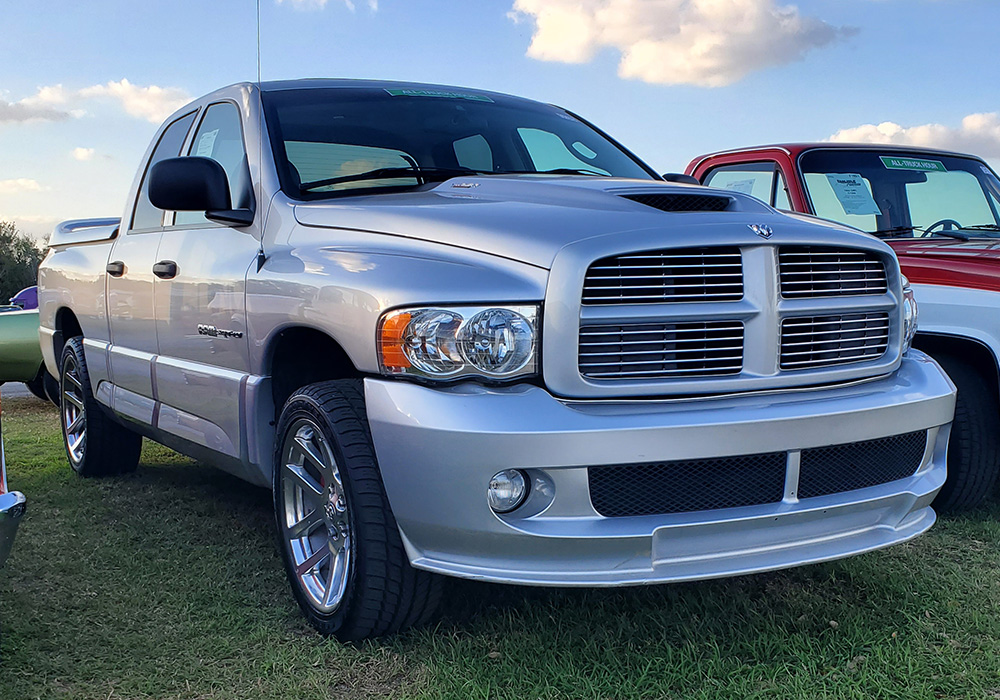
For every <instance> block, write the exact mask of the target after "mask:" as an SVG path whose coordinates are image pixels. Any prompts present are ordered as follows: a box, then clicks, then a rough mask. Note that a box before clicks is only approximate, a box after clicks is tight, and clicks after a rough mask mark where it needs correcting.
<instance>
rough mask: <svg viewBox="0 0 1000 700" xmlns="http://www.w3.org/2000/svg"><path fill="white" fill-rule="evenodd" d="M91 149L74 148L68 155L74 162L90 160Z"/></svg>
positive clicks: (92, 150) (92, 152) (91, 157)
mask: <svg viewBox="0 0 1000 700" xmlns="http://www.w3.org/2000/svg"><path fill="white" fill-rule="evenodd" d="M94 153H95V151H94V149H93V148H74V149H73V150H72V151H70V155H71V156H73V158H74V159H75V160H91V159H93V157H94Z"/></svg>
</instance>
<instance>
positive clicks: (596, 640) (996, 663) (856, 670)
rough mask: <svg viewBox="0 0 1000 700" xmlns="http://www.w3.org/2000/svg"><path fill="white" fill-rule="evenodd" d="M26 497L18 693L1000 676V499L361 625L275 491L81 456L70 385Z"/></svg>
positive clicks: (914, 691) (905, 688)
mask: <svg viewBox="0 0 1000 700" xmlns="http://www.w3.org/2000/svg"><path fill="white" fill-rule="evenodd" d="M4 408H5V409H6V410H5V412H4V416H5V417H4V429H5V432H6V440H7V454H8V464H9V468H10V478H11V482H12V486H14V487H16V488H18V489H19V490H21V491H23V492H24V493H25V494H26V495H27V496H28V498H29V510H28V515H27V516H26V517H25V519H24V521H23V522H22V525H21V530H20V532H19V534H18V540H17V542H16V544H15V548H14V553H13V555H12V557H11V559H10V560H9V561H8V562H7V566H6V568H5V569H4V570H2V571H0V623H2V627H3V637H2V639H0V698H3V699H5V700H6V698H18V699H20V698H50V697H52V698H74V699H75V698H100V699H101V700H105V699H108V698H354V697H430V698H437V697H451V698H536V697H537V698H765V697H766V698H782V697H788V698H906V699H907V700H909V699H913V698H918V699H919V698H928V699H932V698H987V699H996V698H1000V508H996V507H994V508H992V509H989V510H985V511H980V512H977V513H975V514H972V515H969V516H967V517H964V518H954V519H945V520H942V521H941V522H940V523H939V524H938V525H937V526H936V527H935V528H934V529H933V530H932V531H931V532H930V533H929V534H927V535H925V536H923V537H920V538H918V539H917V540H915V541H914V542H913V543H910V544H907V545H902V546H898V547H894V548H891V549H888V550H886V551H883V552H876V553H872V554H868V555H865V556H861V557H856V558H854V559H851V560H847V561H843V562H836V563H831V564H825V565H819V566H810V567H805V568H801V569H796V570H792V571H788V572H783V573H775V574H765V575H758V576H748V577H743V578H739V579H732V580H725V581H713V582H706V583H693V584H685V585H671V586H659V587H652V588H629V589H621V590H610V591H576V590H571V591H567V590H548V589H529V588H513V587H503V586H492V585H486V584H475V583H469V582H460V581H456V582H454V583H452V584H451V585H450V587H449V589H448V593H447V595H446V603H445V606H444V610H443V616H442V619H441V621H440V622H439V623H438V624H437V625H436V626H435V627H434V628H431V629H425V630H420V631H416V632H413V633H410V634H407V635H404V636H401V637H397V638H395V639H392V640H388V641H384V642H376V643H368V644H363V645H360V646H356V647H355V646H343V645H340V644H338V643H336V642H333V641H329V640H324V639H322V638H320V637H318V636H316V635H315V634H314V633H313V632H312V631H311V630H310V628H309V627H308V626H306V625H305V624H304V623H303V621H302V620H301V618H300V617H299V614H298V610H297V608H296V607H295V604H294V602H293V600H292V597H291V595H290V593H289V592H288V590H287V586H286V583H285V580H284V576H283V573H282V570H281V566H280V561H279V558H278V554H277V549H276V546H275V543H274V540H273V537H272V527H271V507H270V499H269V494H268V493H267V492H265V491H264V490H261V489H257V488H254V487H251V486H247V485H245V484H243V483H242V482H240V481H238V480H236V479H235V478H232V477H230V476H227V475H225V474H223V473H221V472H217V471H215V470H213V469H211V468H208V467H204V466H200V465H198V464H196V463H194V462H192V461H191V460H188V459H186V458H184V457H180V456H179V455H177V454H175V453H173V452H170V451H169V450H167V449H165V448H163V447H160V446H158V445H153V444H151V443H147V444H146V448H145V451H144V453H143V458H142V464H141V466H140V468H139V470H138V472H137V473H136V474H134V475H131V476H128V477H122V478H114V479H106V480H81V479H78V478H76V477H75V476H74V475H73V474H72V473H71V471H70V469H69V467H68V466H67V465H66V461H65V457H64V455H63V452H62V447H61V444H60V439H59V431H58V425H57V418H56V413H55V411H54V409H52V408H49V407H46V406H44V405H43V404H41V403H40V402H37V401H34V400H29V399H11V400H8V401H5V402H4Z"/></svg>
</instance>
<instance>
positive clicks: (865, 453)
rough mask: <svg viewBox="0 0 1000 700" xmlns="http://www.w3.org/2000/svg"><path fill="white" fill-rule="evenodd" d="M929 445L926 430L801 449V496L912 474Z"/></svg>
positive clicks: (822, 493)
mask: <svg viewBox="0 0 1000 700" xmlns="http://www.w3.org/2000/svg"><path fill="white" fill-rule="evenodd" d="M926 447H927V431H925V430H920V431H918V432H915V433H907V434H905V435H894V436H893V437H887V438H880V439H878V440H868V441H866V442H854V443H850V444H848V445H834V446H833V447H818V448H816V449H812V450H803V451H802V462H801V466H800V468H799V494H798V495H799V498H813V497H814V496H826V495H829V494H831V493H841V492H843V491H853V490H855V489H863V488H867V487H869V486H878V485H879V484H888V483H889V482H890V481H896V480H898V479H905V478H906V477H908V476H912V475H913V474H914V472H916V471H917V469H918V468H919V467H920V462H921V460H922V459H923V456H924V450H925V448H926Z"/></svg>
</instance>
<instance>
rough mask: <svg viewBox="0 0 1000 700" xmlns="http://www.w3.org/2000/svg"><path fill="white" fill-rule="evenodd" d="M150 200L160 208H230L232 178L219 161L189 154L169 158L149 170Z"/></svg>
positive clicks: (205, 209)
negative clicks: (230, 179)
mask: <svg viewBox="0 0 1000 700" xmlns="http://www.w3.org/2000/svg"><path fill="white" fill-rule="evenodd" d="M149 201H150V202H151V203H152V204H153V206H154V207H157V208H159V209H170V210H173V211H209V210H212V209H230V208H232V203H231V202H230V201H229V178H227V177H226V171H225V170H224V169H223V168H222V166H221V165H219V163H218V162H217V161H214V160H212V159H211V158H201V157H199V156H189V157H186V158H167V159H165V160H161V161H160V162H159V163H156V164H155V165H154V166H153V167H152V168H151V169H150V171H149Z"/></svg>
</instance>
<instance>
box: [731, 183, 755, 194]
mask: <svg viewBox="0 0 1000 700" xmlns="http://www.w3.org/2000/svg"><path fill="white" fill-rule="evenodd" d="M753 185H754V180H733V181H732V182H730V183H729V184H728V185H726V189H727V190H731V191H732V192H741V193H743V194H749V195H753Z"/></svg>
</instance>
